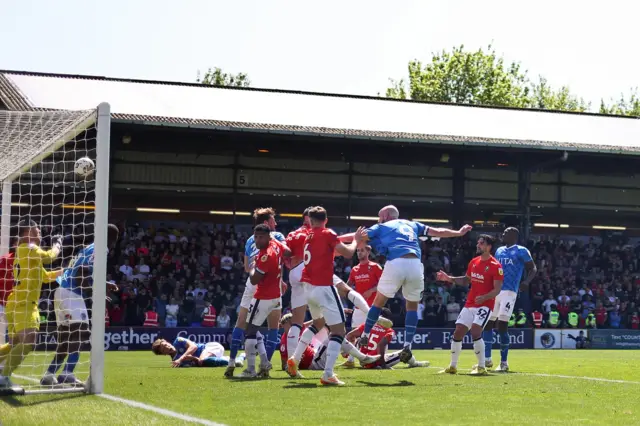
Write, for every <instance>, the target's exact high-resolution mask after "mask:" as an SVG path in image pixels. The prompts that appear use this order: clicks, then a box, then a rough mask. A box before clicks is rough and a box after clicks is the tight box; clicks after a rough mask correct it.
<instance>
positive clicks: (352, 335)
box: [347, 308, 429, 370]
mask: <svg viewBox="0 0 640 426" xmlns="http://www.w3.org/2000/svg"><path fill="white" fill-rule="evenodd" d="M381 313H382V316H381V317H380V318H378V321H377V322H376V323H375V325H374V326H373V328H372V329H371V333H370V334H369V341H368V343H367V346H364V347H362V348H361V350H362V353H364V354H365V355H379V356H380V359H379V360H378V362H375V363H372V364H369V365H365V366H364V368H379V369H385V370H387V369H391V368H393V366H395V365H396V364H398V363H399V362H400V354H401V353H402V351H396V352H391V353H388V352H387V349H388V347H389V343H391V339H393V336H394V335H395V334H396V333H395V331H393V329H392V328H391V327H393V322H391V320H388V319H387V318H390V317H391V311H389V309H387V308H382V312H381ZM362 333H364V324H361V325H360V326H359V327H358V328H354V329H353V330H351V331H350V332H349V334H347V340H348V341H350V342H355V341H356V339H358V338H359V337H360V336H362ZM407 365H408V366H409V368H416V367H428V366H429V362H427V361H417V360H416V358H415V357H414V356H412V357H411V358H410V359H409V361H408V362H407Z"/></svg>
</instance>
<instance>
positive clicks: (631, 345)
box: [589, 330, 640, 349]
mask: <svg viewBox="0 0 640 426" xmlns="http://www.w3.org/2000/svg"><path fill="white" fill-rule="evenodd" d="M589 338H590V339H591V347H592V348H593V349H640V330H589Z"/></svg>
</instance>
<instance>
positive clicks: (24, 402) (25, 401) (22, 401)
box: [0, 393, 86, 407]
mask: <svg viewBox="0 0 640 426" xmlns="http://www.w3.org/2000/svg"><path fill="white" fill-rule="evenodd" d="M82 397H86V395H84V394H80V393H78V394H72V395H58V396H57V397H54V398H51V399H41V400H35V401H34V400H33V399H29V398H21V397H20V398H19V397H15V396H2V397H0V401H2V402H4V403H5V404H7V405H11V406H12V407H33V406H36V405H40V404H50V403H52V402H54V403H56V402H58V401H61V400H67V401H68V400H71V399H75V398H82Z"/></svg>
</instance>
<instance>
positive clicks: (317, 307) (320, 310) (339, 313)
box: [307, 284, 345, 326]
mask: <svg viewBox="0 0 640 426" xmlns="http://www.w3.org/2000/svg"><path fill="white" fill-rule="evenodd" d="M307 288H308V291H307V302H308V305H309V312H310V313H311V318H313V319H314V320H315V319H319V318H323V317H324V321H325V323H327V325H329V326H332V325H336V324H340V323H344V322H345V317H344V308H343V307H342V302H341V301H340V295H338V290H337V289H336V288H335V286H333V285H326V286H317V285H310V284H309V285H307Z"/></svg>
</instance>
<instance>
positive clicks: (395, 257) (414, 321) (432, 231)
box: [360, 206, 471, 362]
mask: <svg viewBox="0 0 640 426" xmlns="http://www.w3.org/2000/svg"><path fill="white" fill-rule="evenodd" d="M399 217H400V213H399V212H398V209H397V208H396V207H395V206H386V207H383V208H382V209H381V210H380V211H379V212H378V224H376V225H373V226H372V227H371V228H369V229H367V231H366V234H367V235H366V238H367V239H368V240H369V242H370V244H371V246H372V247H373V248H374V249H375V250H376V251H377V252H378V253H380V254H382V255H384V256H386V258H387V262H386V263H385V267H384V271H383V272H382V276H381V277H380V282H379V283H378V294H377V295H376V298H375V300H374V302H373V306H372V307H371V310H370V311H369V314H368V315H367V319H366V321H365V325H364V333H362V337H360V346H366V345H368V344H369V333H371V329H372V328H373V326H374V325H375V324H376V322H377V321H378V317H379V316H380V311H381V309H382V307H383V306H384V305H385V304H386V303H387V300H389V299H390V298H392V297H395V295H396V293H397V292H398V290H399V289H400V288H402V295H403V296H404V298H405V300H406V309H407V314H406V318H405V333H406V335H405V343H404V348H403V349H402V353H401V354H400V359H401V361H402V362H409V360H410V359H411V357H412V354H411V344H412V343H413V336H414V335H415V333H416V327H417V325H418V303H419V302H420V300H421V299H422V293H423V291H424V265H423V264H422V259H421V257H422V251H421V249H420V241H419V239H418V238H419V237H421V236H424V237H427V236H429V237H439V238H452V237H461V236H463V235H465V234H466V233H467V232H469V231H470V230H471V226H469V225H465V226H463V227H462V228H460V230H458V231H452V230H450V229H444V228H432V227H429V226H425V225H423V224H422V223H420V222H412V221H409V220H404V219H399Z"/></svg>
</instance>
